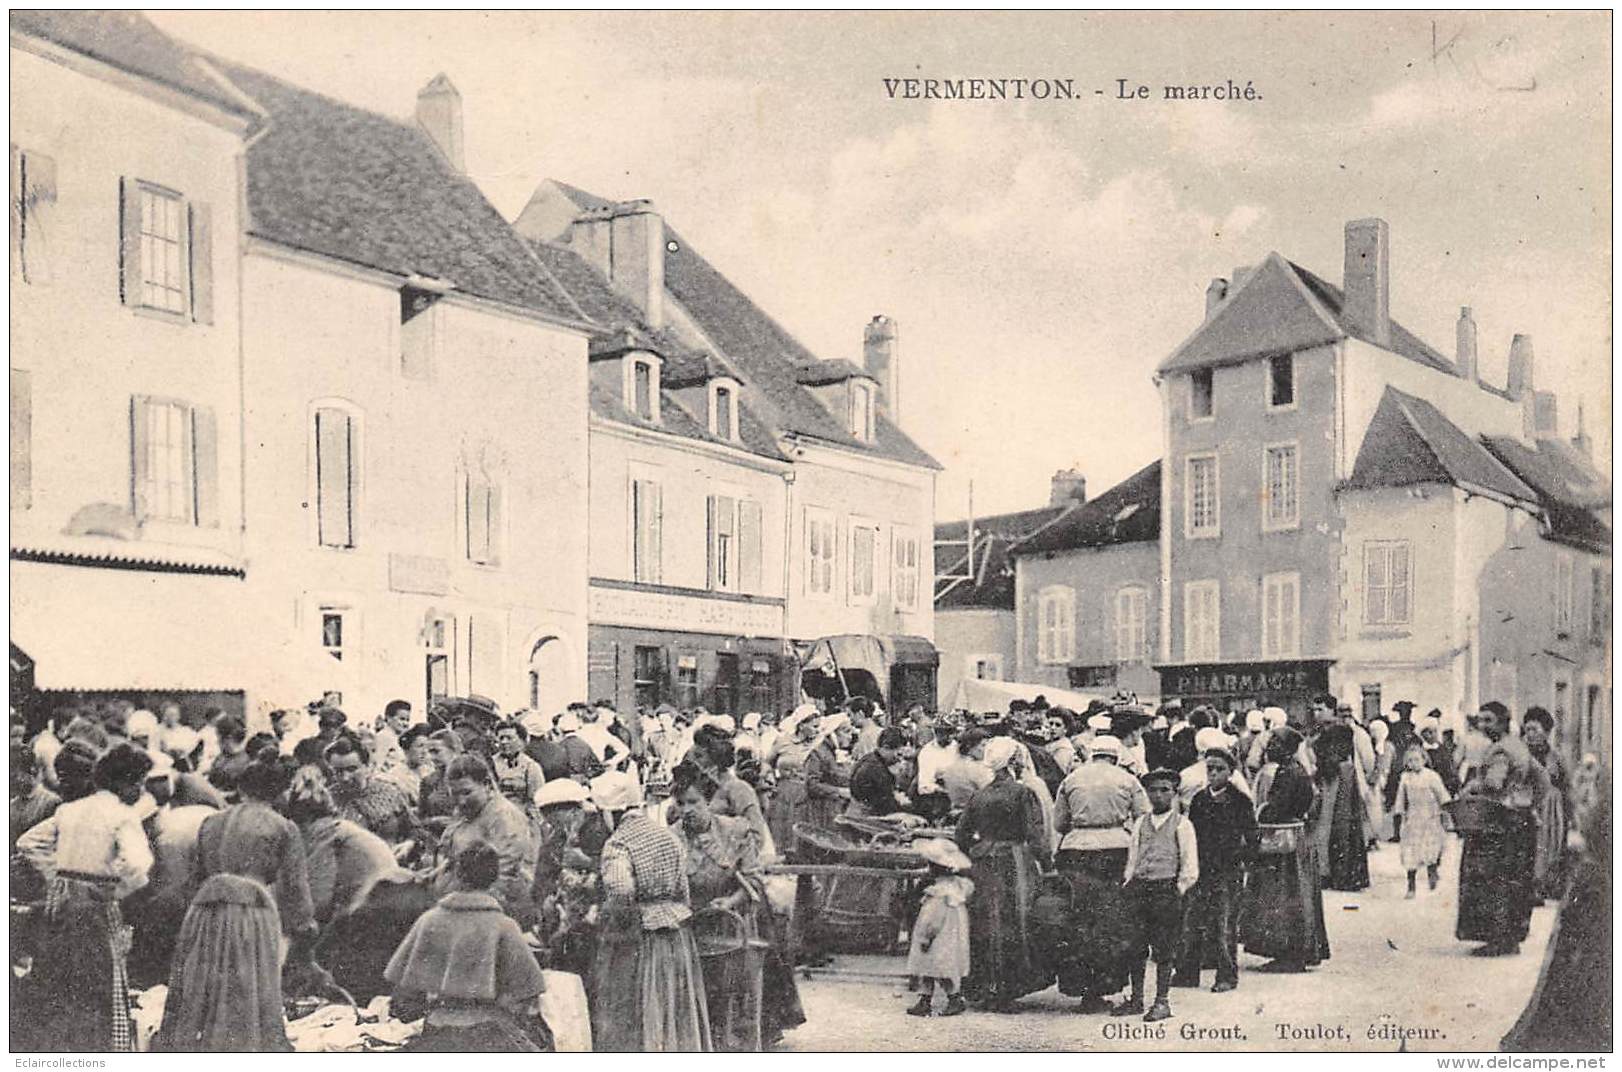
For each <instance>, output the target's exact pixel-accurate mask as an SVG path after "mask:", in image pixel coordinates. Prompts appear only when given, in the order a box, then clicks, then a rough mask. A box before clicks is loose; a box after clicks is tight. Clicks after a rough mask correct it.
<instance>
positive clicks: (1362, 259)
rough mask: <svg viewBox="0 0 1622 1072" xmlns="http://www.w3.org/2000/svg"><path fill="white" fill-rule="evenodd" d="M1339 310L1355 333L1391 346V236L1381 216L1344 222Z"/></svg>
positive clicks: (1379, 343) (1368, 339)
mask: <svg viewBox="0 0 1622 1072" xmlns="http://www.w3.org/2000/svg"><path fill="white" fill-rule="evenodd" d="M1343 287H1344V289H1345V291H1346V300H1345V303H1344V305H1343V306H1342V309H1341V312H1342V314H1343V315H1344V316H1345V317H1346V319H1347V321H1348V322H1349V323H1350V325H1351V327H1352V329H1353V332H1354V334H1356V335H1357V336H1359V337H1360V338H1363V339H1365V340H1367V341H1369V342H1372V343H1374V344H1375V345H1376V346H1381V347H1386V348H1389V347H1390V346H1391V235H1390V230H1389V228H1388V227H1387V226H1386V222H1385V221H1384V220H1381V219H1367V220H1352V221H1351V222H1349V223H1347V224H1346V266H1345V276H1344V279H1343Z"/></svg>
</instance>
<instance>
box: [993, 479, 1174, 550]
mask: <svg viewBox="0 0 1622 1072" xmlns="http://www.w3.org/2000/svg"><path fill="white" fill-rule="evenodd" d="M1159 539H1160V462H1159V460H1158V459H1157V460H1155V461H1153V462H1150V463H1149V464H1148V465H1146V466H1144V467H1143V468H1142V469H1139V470H1138V471H1137V472H1136V473H1133V474H1132V475H1131V476H1129V477H1127V478H1126V479H1125V480H1123V481H1121V482H1120V483H1119V484H1117V485H1115V486H1114V487H1113V488H1110V489H1109V490H1108V491H1106V492H1104V493H1103V494H1102V495H1100V496H1098V497H1097V498H1096V499H1089V500H1088V501H1087V502H1085V503H1083V504H1082V505H1081V506H1079V507H1077V508H1076V509H1074V510H1071V511H1070V512H1068V513H1066V514H1065V515H1064V516H1063V517H1061V518H1059V519H1058V520H1057V521H1055V522H1054V523H1053V524H1051V525H1048V526H1047V527H1046V528H1044V529H1042V530H1041V531H1040V532H1037V533H1035V534H1034V535H1032V536H1031V537H1030V538H1028V539H1025V540H1022V541H1020V542H1019V543H1018V544H1017V545H1015V546H1014V547H1013V548H1012V553H1013V554H1014V555H1026V554H1038V553H1042V552H1047V551H1074V550H1079V549H1082V548H1087V547H1109V546H1113V545H1116V544H1125V543H1143V542H1149V541H1157V540H1159Z"/></svg>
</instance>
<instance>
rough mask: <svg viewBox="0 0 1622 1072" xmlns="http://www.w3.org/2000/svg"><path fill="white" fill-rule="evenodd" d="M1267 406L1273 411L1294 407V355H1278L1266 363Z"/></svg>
mask: <svg viewBox="0 0 1622 1072" xmlns="http://www.w3.org/2000/svg"><path fill="white" fill-rule="evenodd" d="M1267 404H1268V405H1269V406H1271V407H1272V408H1274V409H1283V408H1285V407H1287V406H1293V405H1295V355H1294V354H1280V355H1279V356H1277V357H1275V358H1272V359H1271V360H1269V361H1268V362H1267Z"/></svg>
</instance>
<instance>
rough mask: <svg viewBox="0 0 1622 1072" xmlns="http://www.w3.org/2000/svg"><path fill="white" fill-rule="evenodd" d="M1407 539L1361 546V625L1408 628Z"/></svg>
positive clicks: (1410, 581)
mask: <svg viewBox="0 0 1622 1072" xmlns="http://www.w3.org/2000/svg"><path fill="white" fill-rule="evenodd" d="M1409 562H1410V556H1409V550H1408V541H1406V540H1380V541H1370V542H1368V543H1365V544H1364V545H1363V622H1364V624H1365V625H1407V624H1408V623H1409V621H1411V620H1412V612H1413V606H1412V604H1413V595H1412V589H1413V582H1412V579H1411V577H1410V573H1409Z"/></svg>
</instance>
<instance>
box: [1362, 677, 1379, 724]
mask: <svg viewBox="0 0 1622 1072" xmlns="http://www.w3.org/2000/svg"><path fill="white" fill-rule="evenodd" d="M1362 692H1363V725H1365V726H1367V725H1368V724H1369V723H1370V722H1372V721H1373V720H1375V719H1377V718H1384V717H1385V711H1383V710H1382V709H1381V707H1380V686H1378V685H1364V686H1362Z"/></svg>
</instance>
